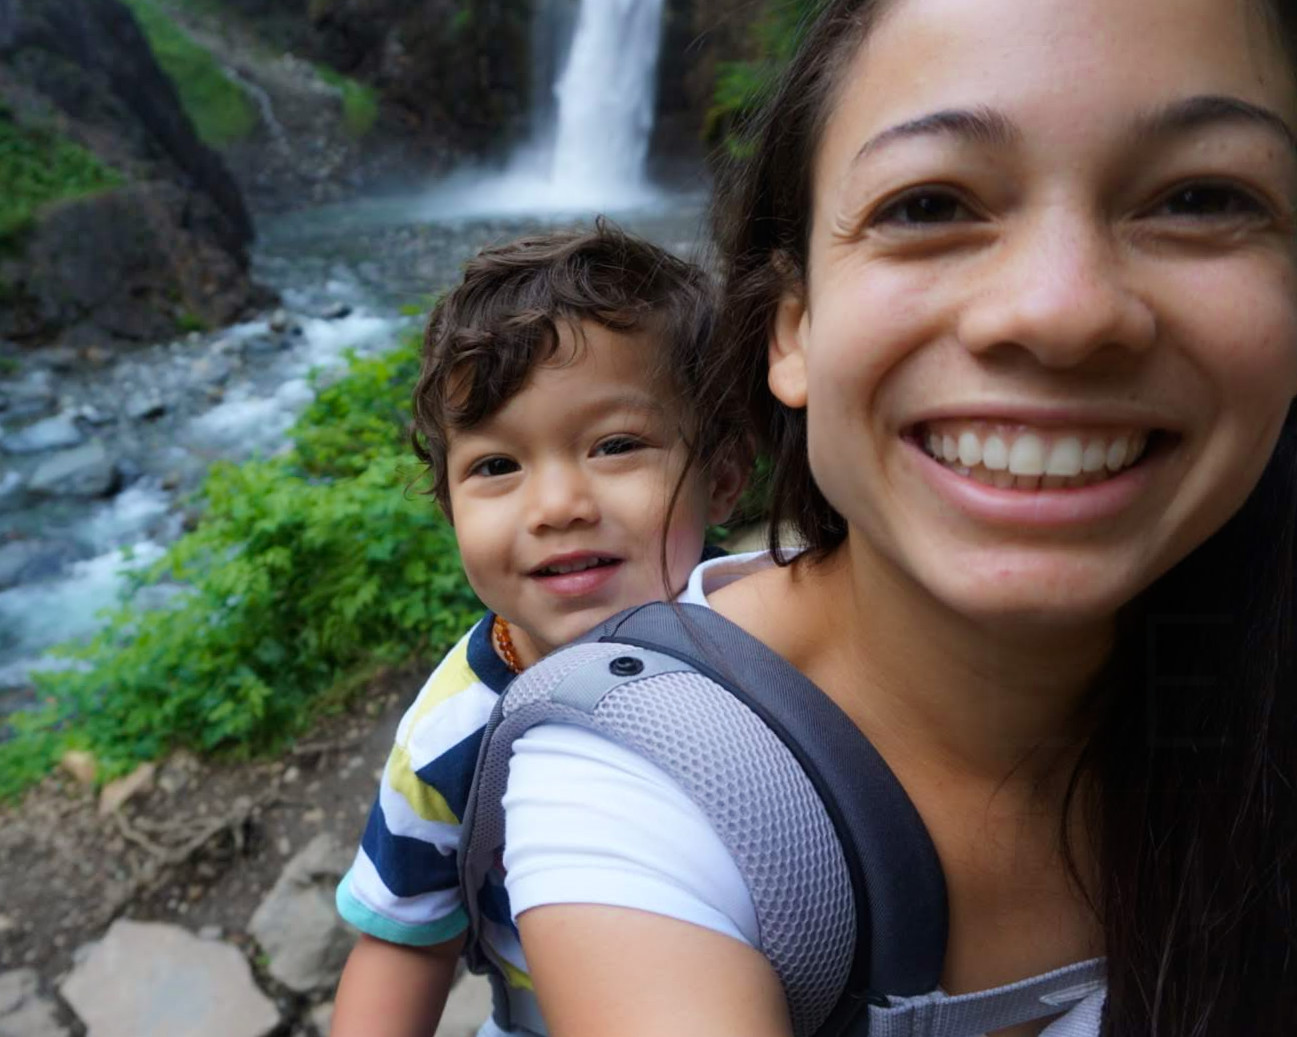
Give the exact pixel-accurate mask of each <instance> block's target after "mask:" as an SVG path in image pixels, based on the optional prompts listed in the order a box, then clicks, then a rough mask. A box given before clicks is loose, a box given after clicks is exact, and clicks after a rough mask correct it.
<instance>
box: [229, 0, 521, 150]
mask: <svg viewBox="0 0 1297 1037" xmlns="http://www.w3.org/2000/svg"><path fill="white" fill-rule="evenodd" d="M243 2H245V3H246V2H258V0H243ZM262 2H264V0H262ZM531 10H532V0H424V2H422V3H418V4H411V3H409V2H408V0H309V3H308V5H307V15H308V18H309V21H310V27H311V42H312V48H313V50H314V51H315V53H316V54H317V55H318V56H319V57H320V58H322V59H323V60H324V61H326V62H327V63H328V64H330V65H332V66H333V67H334V68H336V69H337V70H338V71H340V72H343V73H346V74H347V75H351V76H355V77H356V78H357V79H361V80H363V81H365V82H368V83H371V84H373V85H374V86H375V87H377V88H378V89H379V91H380V92H381V93H382V95H383V98H384V100H385V101H386V102H387V104H388V105H389V106H390V107H391V108H392V109H393V110H394V111H395V112H397V113H399V116H400V117H401V119H402V121H403V122H404V124H405V126H406V128H407V130H408V131H410V132H413V133H430V134H431V135H432V136H433V137H435V138H438V139H442V140H451V141H454V142H455V143H456V144H458V145H459V146H461V147H462V148H464V149H465V150H468V151H472V152H477V153H490V152H491V151H493V150H497V149H498V148H500V147H501V146H502V145H503V144H504V143H505V142H508V141H512V140H513V139H516V137H517V135H518V132H517V131H518V130H519V128H520V126H521V123H522V121H523V120H525V119H526V117H527V113H528V111H529V110H530V96H529V95H530V82H531V73H530V42H531Z"/></svg>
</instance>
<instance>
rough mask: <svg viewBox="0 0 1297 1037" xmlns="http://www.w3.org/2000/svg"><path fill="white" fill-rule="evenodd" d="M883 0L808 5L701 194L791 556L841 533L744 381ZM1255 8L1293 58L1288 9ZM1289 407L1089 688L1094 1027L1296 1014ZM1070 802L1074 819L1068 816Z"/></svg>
mask: <svg viewBox="0 0 1297 1037" xmlns="http://www.w3.org/2000/svg"><path fill="white" fill-rule="evenodd" d="M890 2H891V0H824V2H823V3H819V4H817V5H812V6H813V7H814V8H815V11H816V14H815V16H814V17H813V19H812V20H811V21H810V22H809V24H808V25H807V26H805V28H804V35H803V37H802V43H801V45H800V47H799V49H798V51H797V53H796V55H795V56H794V58H793V60H792V62H791V63H790V65H789V66H788V68H787V69H786V71H785V73H784V74H783V76H782V78H781V79H780V81H779V82H778V83H777V84H776V86H775V88H774V90H773V93H772V95H771V100H770V102H769V103H768V105H767V106H766V107H765V109H764V110H763V111H762V112H761V113H760V114H759V115H758V116H757V117H756V118H755V120H754V121H753V123H752V124H751V125H750V126H749V127H748V128H747V132H748V134H749V147H748V149H747V151H748V157H747V158H746V159H743V160H739V161H736V162H735V163H734V164H733V165H732V166H731V167H730V168H728V169H727V170H725V171H724V172H723V174H722V180H721V190H720V192H719V194H718V200H717V204H716V209H715V226H716V231H715V236H716V240H717V243H718V247H719V252H720V261H721V266H722V271H723V274H724V277H725V284H724V290H723V294H722V303H721V312H720V317H719V321H718V329H717V342H718V351H717V355H716V357H715V358H714V365H715V366H714V391H713V393H712V396H713V398H715V397H716V394H719V393H722V392H724V391H725V390H726V389H729V390H730V391H731V396H730V397H729V398H728V399H726V400H721V401H718V402H717V403H716V404H715V405H716V406H718V407H728V408H734V409H743V408H746V410H747V413H748V415H749V416H750V419H751V421H752V422H753V424H754V426H755V432H756V434H757V436H758V439H759V440H760V441H761V443H762V445H763V446H764V448H765V449H766V450H767V452H768V453H769V455H770V458H771V462H772V469H773V470H772V475H771V481H772V493H771V518H772V521H771V526H770V529H771V548H772V550H773V551H774V552H775V556H776V558H777V559H779V560H781V561H784V560H785V559H783V558H781V555H780V548H781V543H780V537H781V534H782V533H783V532H784V531H785V530H786V529H791V530H792V531H793V532H794V533H795V535H796V538H797V539H798V540H800V541H802V542H803V543H805V544H806V545H808V554H807V556H806V557H807V558H808V560H809V563H810V564H814V562H815V560H817V559H822V558H824V557H825V556H827V555H828V554H829V553H830V552H831V551H833V549H834V548H835V547H837V546H838V545H839V544H841V543H842V542H843V540H844V539H845V537H846V533H847V530H846V523H845V522H844V520H843V518H842V516H841V515H840V514H838V512H837V511H836V510H835V509H834V508H833V507H832V505H831V504H829V502H828V501H827V500H826V499H825V497H824V495H823V494H822V493H821V492H820V490H819V488H818V487H817V486H816V484H815V480H814V477H813V475H812V473H811V469H810V464H809V461H808V454H807V436H806V415H805V411H804V410H792V409H789V408H787V407H785V406H784V405H783V404H781V403H780V402H778V401H777V400H776V399H775V398H774V397H773V396H772V394H771V393H770V392H769V390H768V388H767V386H766V377H767V363H766V357H767V342H768V339H769V334H770V330H771V327H772V324H773V320H774V316H775V311H776V308H777V305H778V303H779V299H780V297H781V295H782V294H783V293H784V292H787V291H794V292H796V291H802V290H804V286H805V284H806V280H807V277H808V274H809V273H810V271H808V269H807V256H808V240H809V236H810V229H811V217H812V202H813V199H812V178H813V171H814V162H815V158H816V153H817V150H818V146H819V142H820V137H821V135H822V132H823V127H824V124H825V122H826V120H827V118H828V115H829V113H830V111H831V109H832V105H833V101H834V93H835V91H836V90H837V88H838V84H839V83H840V81H841V78H842V74H843V70H844V69H845V67H846V66H847V64H848V63H849V62H850V61H851V60H852V59H853V58H854V57H855V55H856V54H857V53H858V51H859V49H860V47H861V46H862V44H863V42H864V41H865V39H866V37H867V35H868V33H869V31H870V29H871V27H872V26H873V24H874V23H875V21H876V20H877V18H878V17H879V15H880V13H881V12H882V11H883V10H884V9H885V8H886V7H887V6H888V5H889V3H890ZM1263 9H1264V10H1265V12H1266V15H1267V18H1268V19H1269V20H1270V22H1271V24H1272V25H1273V27H1274V28H1275V30H1276V32H1277V33H1278V35H1279V37H1280V39H1281V41H1282V43H1283V45H1284V48H1285V50H1286V52H1287V53H1288V55H1289V58H1290V61H1293V60H1294V56H1295V55H1297V13H1295V12H1294V11H1293V10H1292V9H1291V5H1285V4H1280V3H1278V2H1272V3H1265V4H1264V5H1263ZM1294 414H1297V409H1295V411H1294ZM1294 414H1290V415H1289V420H1288V422H1287V423H1286V425H1285V427H1284V429H1283V432H1282V433H1281V436H1280V440H1279V444H1278V446H1277V448H1276V450H1275V453H1274V455H1273V456H1272V457H1271V459H1270V462H1269V464H1268V466H1267V468H1266V470H1265V473H1264V474H1263V476H1262V478H1261V480H1260V483H1259V485H1258V486H1257V487H1256V489H1255V491H1254V492H1253V493H1252V495H1251V497H1250V498H1249V499H1248V501H1247V502H1246V503H1245V505H1244V506H1243V508H1242V509H1241V510H1240V511H1239V512H1238V514H1236V515H1235V516H1234V518H1233V519H1231V520H1230V522H1228V523H1227V524H1226V526H1225V527H1224V528H1222V529H1221V530H1220V531H1219V532H1218V533H1216V535H1215V536H1213V537H1212V538H1210V539H1209V540H1208V541H1207V542H1206V543H1205V544H1204V545H1203V546H1201V547H1199V548H1198V549H1197V550H1196V551H1194V552H1193V553H1192V554H1190V555H1189V557H1187V558H1186V559H1184V560H1183V561H1182V562H1181V563H1180V564H1179V565H1178V566H1177V567H1176V568H1175V569H1173V570H1172V571H1171V572H1170V573H1168V574H1167V575H1166V576H1164V577H1163V578H1162V579H1160V580H1159V581H1157V582H1156V583H1155V584H1154V585H1153V586H1152V587H1151V588H1150V589H1149V590H1148V591H1146V592H1145V593H1144V594H1143V595H1141V596H1140V597H1139V598H1138V599H1137V600H1136V601H1134V602H1132V603H1130V604H1129V605H1128V606H1127V607H1126V609H1124V610H1123V613H1122V615H1121V616H1119V617H1118V620H1119V624H1118V625H1119V630H1118V638H1117V643H1116V648H1115V650H1114V653H1113V655H1112V658H1111V659H1110V661H1109V664H1108V666H1107V668H1106V670H1105V672H1104V673H1103V674H1102V675H1101V677H1100V678H1099V679H1098V680H1097V681H1096V682H1095V685H1094V687H1093V690H1092V695H1091V705H1092V706H1093V708H1094V711H1095V714H1096V715H1097V717H1098V720H1097V722H1096V727H1095V731H1094V734H1093V735H1092V736H1091V738H1090V741H1089V743H1088V745H1087V747H1086V749H1085V752H1084V755H1083V757H1082V759H1081V761H1080V763H1079V765H1078V766H1077V768H1076V770H1075V771H1074V773H1073V775H1072V780H1071V785H1070V789H1069V793H1068V797H1067V801H1066V803H1065V804H1064V810H1063V818H1064V826H1063V829H1062V831H1061V832H1060V838H1061V840H1062V843H1063V847H1064V850H1065V852H1066V853H1067V855H1068V860H1069V861H1074V860H1075V858H1076V854H1075V846H1074V843H1072V842H1071V841H1069V840H1070V839H1072V838H1081V839H1085V840H1087V841H1088V842H1089V844H1090V850H1091V851H1092V852H1091V853H1090V854H1087V856H1093V858H1094V859H1095V860H1096V861H1097V875H1098V883H1099V888H1097V889H1091V890H1087V893H1088V894H1089V895H1090V896H1091V902H1092V903H1093V904H1094V906H1095V908H1096V910H1097V912H1098V914H1099V916H1100V918H1101V921H1102V924H1103V927H1104V938H1105V949H1106V953H1107V957H1108V1000H1107V1007H1106V1010H1105V1021H1104V1033H1105V1034H1106V1035H1109V1037H1150V1035H1156V1037H1208V1035H1217V1034H1244V1033H1246V1034H1257V1035H1265V1037H1277V1035H1279V1034H1286V1033H1297V665H1295V656H1294V649H1295V648H1297V645H1294V631H1295V629H1297V531H1295V530H1294V525H1295V524H1297V418H1295V417H1294ZM1082 790H1089V791H1092V792H1093V793H1094V795H1085V796H1082V795H1081V791H1082ZM1083 800H1084V801H1085V802H1086V803H1088V804H1092V809H1091V812H1090V816H1089V817H1088V819H1087V820H1088V824H1087V825H1086V826H1085V831H1084V833H1083V834H1081V835H1079V836H1074V837H1072V836H1069V833H1068V831H1067V827H1066V818H1067V817H1068V816H1070V812H1071V809H1072V806H1073V803H1077V804H1079V803H1081V802H1082V801H1083ZM1073 873H1074V877H1076V878H1077V880H1078V882H1080V876H1079V873H1078V869H1077V868H1076V867H1075V866H1073ZM1082 886H1083V887H1084V883H1082Z"/></svg>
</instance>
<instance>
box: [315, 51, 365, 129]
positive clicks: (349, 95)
mask: <svg viewBox="0 0 1297 1037" xmlns="http://www.w3.org/2000/svg"><path fill="white" fill-rule="evenodd" d="M315 70H316V73H317V74H318V75H319V77H320V78H321V79H323V80H324V81H325V82H326V83H328V84H329V85H330V86H333V87H336V88H337V89H338V90H340V91H341V92H342V124H343V126H345V127H346V129H347V132H348V133H350V134H351V135H352V136H353V137H363V136H364V135H365V134H366V133H368V132H369V131H370V130H371V129H373V127H374V123H375V122H376V121H377V119H378V94H377V93H376V92H375V91H374V88H373V87H371V86H366V85H365V84H364V83H358V82H357V81H356V80H354V79H350V78H348V77H347V76H344V75H343V74H342V73H340V72H337V71H335V70H334V69H331V68H329V66H328V65H316V66H315Z"/></svg>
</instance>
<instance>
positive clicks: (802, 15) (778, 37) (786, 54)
mask: <svg viewBox="0 0 1297 1037" xmlns="http://www.w3.org/2000/svg"><path fill="white" fill-rule="evenodd" d="M822 2H823V0H766V2H765V7H764V9H763V10H762V12H761V13H760V15H759V16H758V17H757V18H756V19H755V20H754V21H753V22H752V25H751V28H750V29H749V41H750V45H751V47H752V50H753V52H754V56H753V57H752V58H750V59H748V60H746V61H726V62H721V63H719V65H718V66H717V70H716V84H715V86H714V88H713V90H712V104H711V107H710V108H709V109H708V111H707V116H706V119H705V121H704V124H703V135H704V137H705V138H706V139H707V140H713V141H714V140H719V141H721V143H722V144H723V146H724V147H725V149H726V150H727V151H729V152H730V153H731V154H738V155H741V154H743V153H745V151H746V149H747V147H748V146H749V142H748V141H747V138H746V135H745V127H746V125H747V124H748V121H749V120H750V118H751V116H752V115H753V114H754V113H755V112H756V111H758V110H759V109H760V107H761V105H762V104H763V102H764V101H765V100H766V98H767V97H768V96H769V93H770V90H771V88H772V87H773V86H774V83H775V80H776V78H777V77H778V75H779V72H780V70H781V69H782V68H783V67H784V66H785V65H786V64H787V63H788V61H789V60H790V59H791V58H792V56H793V52H794V51H795V50H796V49H797V44H798V41H799V40H800V39H801V34H802V32H803V30H804V29H805V26H806V23H807V20H808V19H809V18H810V16H811V14H812V13H814V11H815V10H816V8H818V6H819V5H820V4H821V3H822Z"/></svg>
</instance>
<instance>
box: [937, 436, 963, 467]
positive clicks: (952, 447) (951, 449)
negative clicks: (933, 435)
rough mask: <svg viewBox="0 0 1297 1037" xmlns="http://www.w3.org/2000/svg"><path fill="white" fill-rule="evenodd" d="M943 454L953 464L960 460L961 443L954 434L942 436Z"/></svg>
mask: <svg viewBox="0 0 1297 1037" xmlns="http://www.w3.org/2000/svg"><path fill="white" fill-rule="evenodd" d="M941 456H942V457H944V458H945V459H946V460H947V461H949V462H951V463H952V464H953V463H954V462H955V461H958V460H959V444H958V443H956V442H955V437H954V436H942V437H941Z"/></svg>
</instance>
